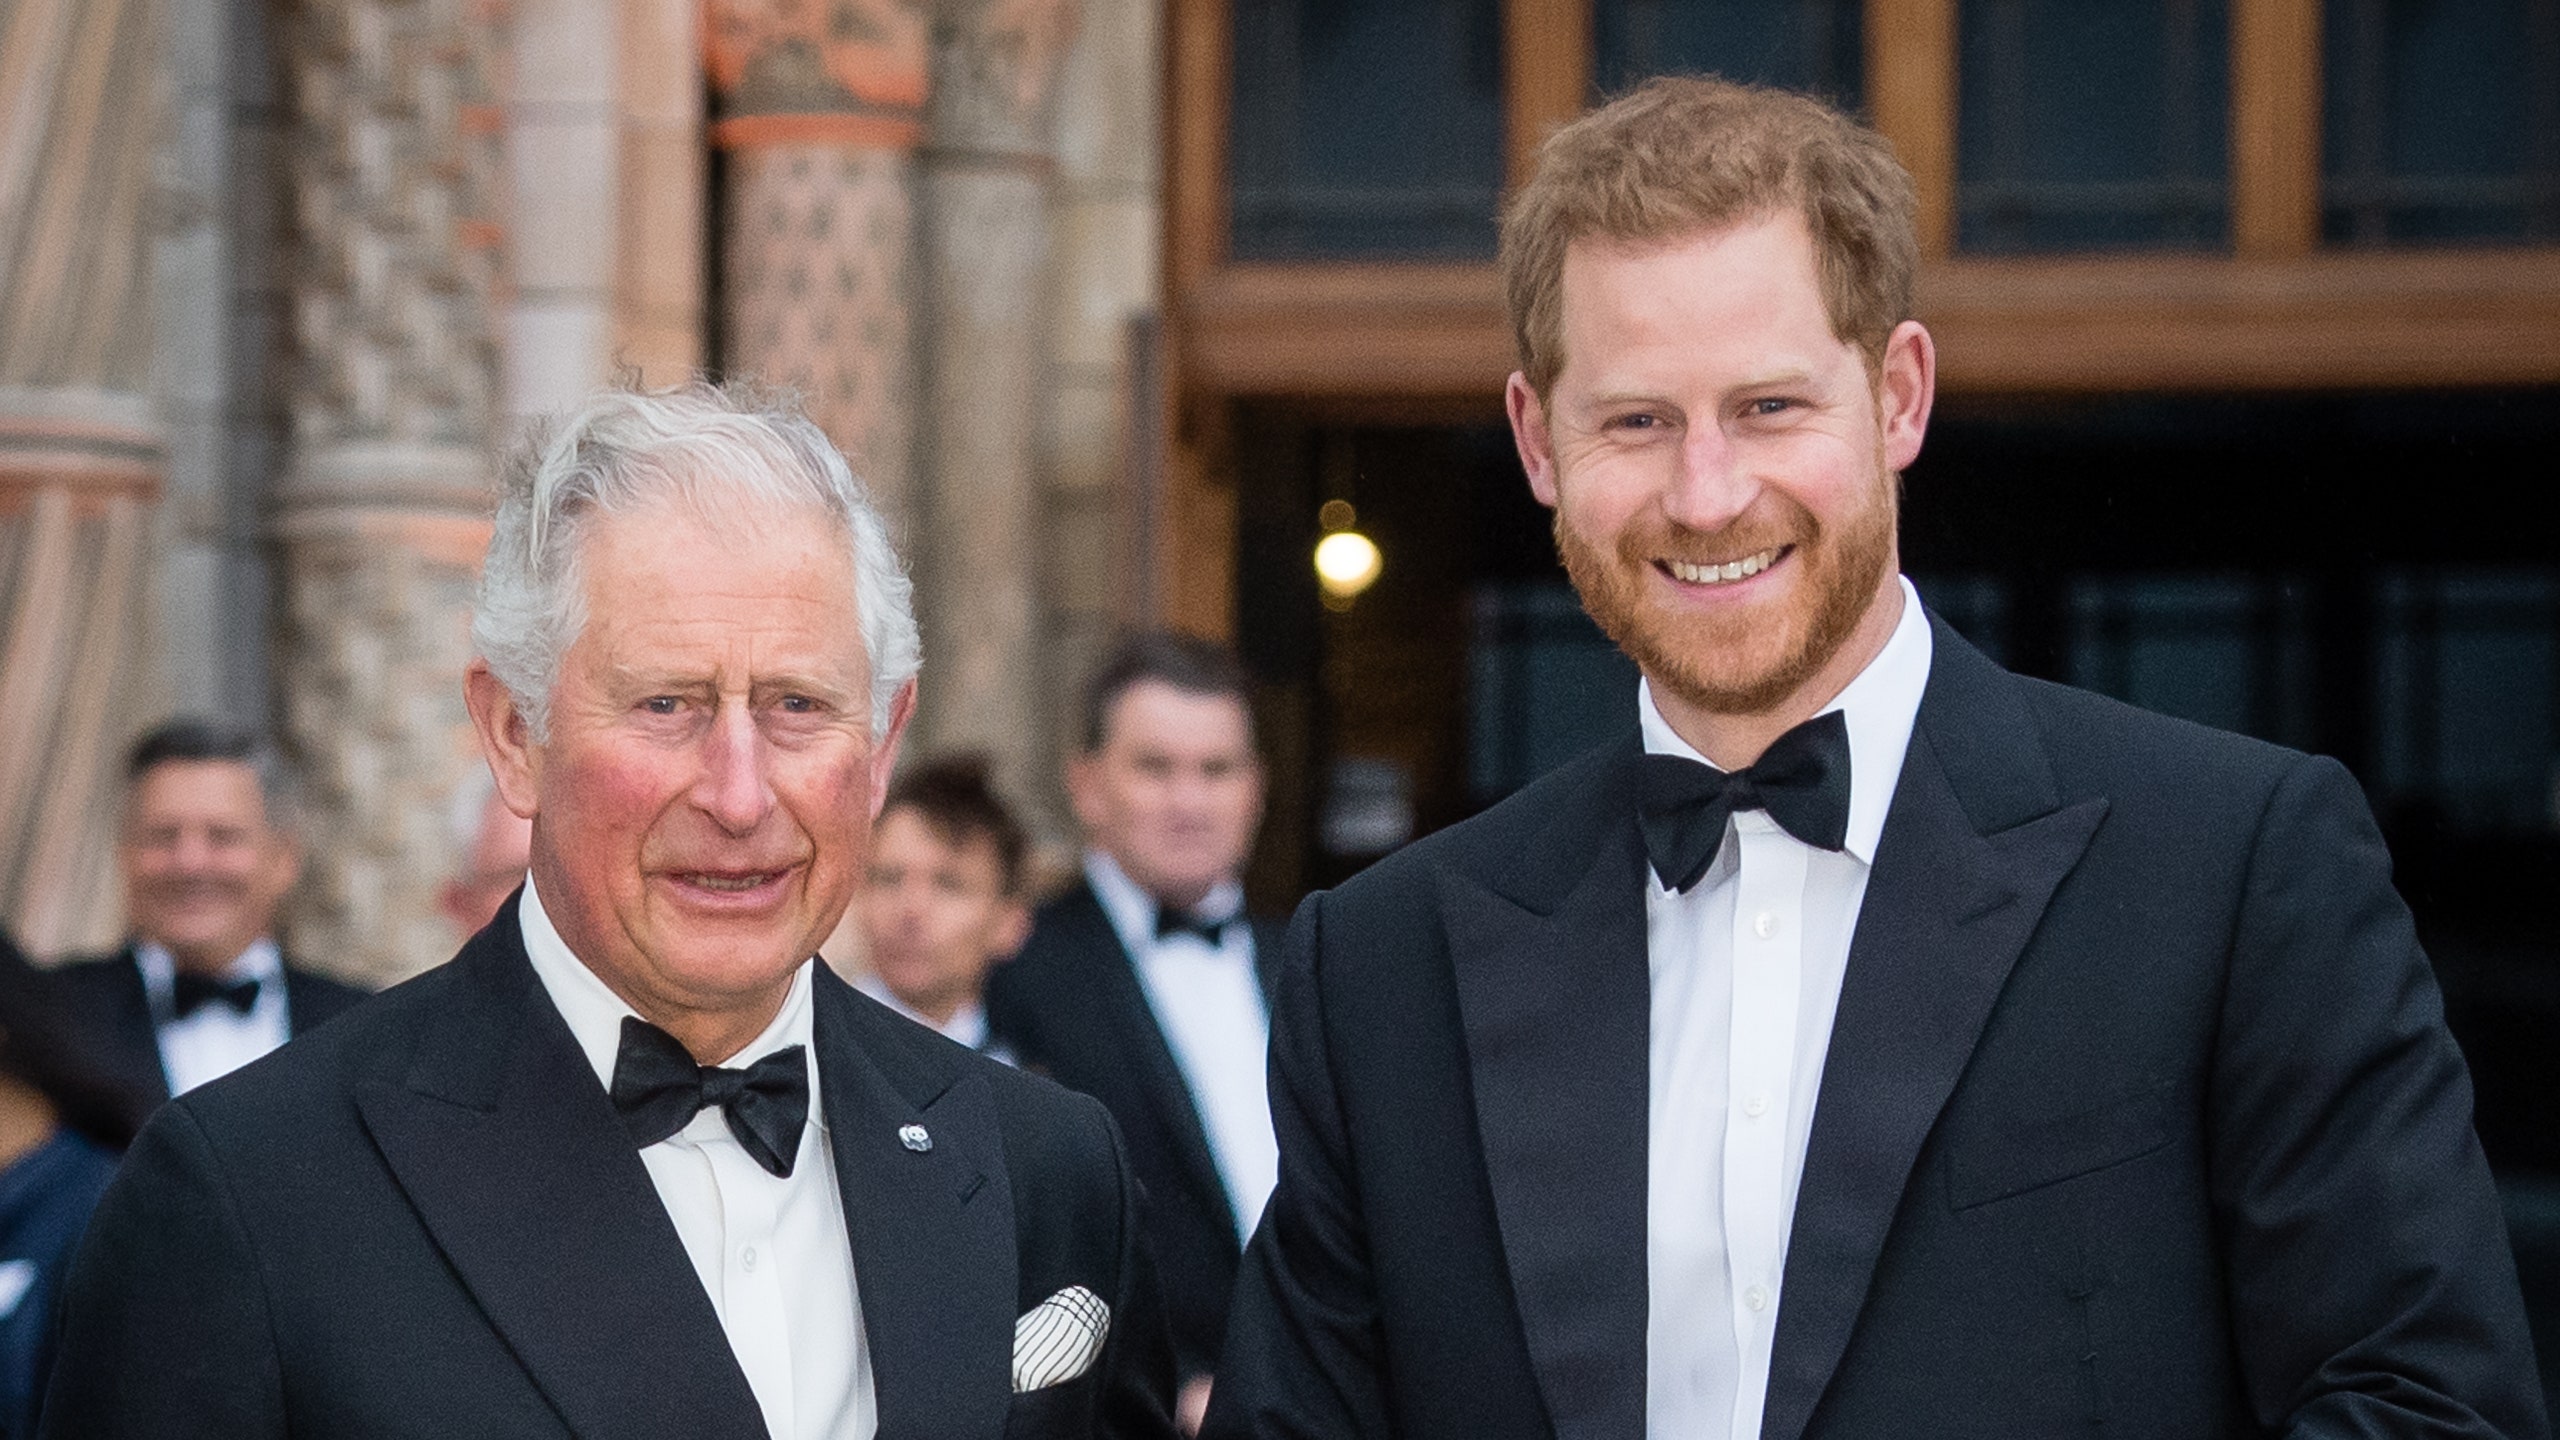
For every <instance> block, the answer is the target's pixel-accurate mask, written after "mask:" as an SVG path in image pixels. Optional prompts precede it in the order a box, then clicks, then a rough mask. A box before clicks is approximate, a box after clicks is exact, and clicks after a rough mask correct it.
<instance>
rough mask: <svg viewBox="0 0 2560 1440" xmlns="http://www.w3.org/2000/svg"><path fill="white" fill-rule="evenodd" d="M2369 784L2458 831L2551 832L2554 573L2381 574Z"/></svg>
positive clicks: (2559, 802)
mask: <svg viewBox="0 0 2560 1440" xmlns="http://www.w3.org/2000/svg"><path fill="white" fill-rule="evenodd" d="M2381 600H2382V603H2381V607H2380V611H2381V613H2380V616H2379V623H2378V625H2377V626H2376V629H2377V630H2378V631H2379V632H2380V633H2379V634H2377V635H2376V636H2375V639H2376V641H2377V642H2378V643H2377V644H2376V646H2375V651H2376V653H2375V662H2376V663H2375V673H2374V685H2375V691H2376V697H2375V698H2376V700H2377V701H2378V702H2379V703H2378V705H2377V706H2376V709H2377V711H2378V715H2377V719H2378V720H2379V722H2380V729H2381V733H2380V735H2379V737H2378V738H2379V739H2380V742H2381V743H2380V745H2379V747H2378V749H2379V752H2380V753H2379V754H2377V755H2376V756H2375V759H2376V761H2377V763H2376V765H2375V766H2374V777H2373V778H2374V782H2375V783H2374V786H2373V788H2374V789H2375V790H2376V791H2377V792H2378V794H2379V796H2380V798H2381V799H2382V800H2383V802H2384V803H2385V804H2416V805H2420V806H2424V807H2426V808H2427V809H2428V810H2429V811H2431V812H2433V813H2432V818H2433V819H2434V820H2436V821H2437V822H2440V823H2442V824H2444V825H2446V826H2448V827H2449V828H2451V829H2454V830H2456V831H2459V832H2466V833H2473V834H2478V833H2484V832H2485V833H2492V834H2495V833H2516V832H2532V831H2549V830H2560V576H2555V575H2553V574H2552V573H2551V572H2550V571H2548V570H2544V571H2532V570H2480V569H2460V570H2415V571H2403V572H2399V573H2395V574H2391V575H2388V576H2385V577H2384V578H2383V581H2382V595H2381Z"/></svg>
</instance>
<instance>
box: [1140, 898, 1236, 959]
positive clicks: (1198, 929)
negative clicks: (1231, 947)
mask: <svg viewBox="0 0 2560 1440" xmlns="http://www.w3.org/2000/svg"><path fill="white" fill-rule="evenodd" d="M1234 923H1236V917H1235V916H1233V915H1231V914H1230V915H1221V916H1218V917H1216V918H1215V919H1212V918H1211V917H1209V916H1206V915H1202V914H1198V913H1196V912H1193V911H1190V910H1180V909H1176V908H1175V907H1173V906H1171V905H1158V906H1157V907H1156V938H1157V939H1158V940H1170V939H1172V938H1173V937H1174V936H1176V935H1197V936H1199V937H1200V938H1201V939H1203V940H1205V941H1207V942H1209V948H1210V949H1212V950H1214V949H1216V948H1217V947H1219V946H1220V945H1223V944H1225V943H1226V936H1227V927H1228V926H1230V925H1233V924H1234Z"/></svg>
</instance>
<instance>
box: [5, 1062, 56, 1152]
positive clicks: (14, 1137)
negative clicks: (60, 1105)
mask: <svg viewBox="0 0 2560 1440" xmlns="http://www.w3.org/2000/svg"><path fill="white" fill-rule="evenodd" d="M60 1123H61V1116H60V1114H59V1113H58V1112H57V1111H55V1109H54V1108H53V1102H52V1101H50V1100H47V1099H46V1098H44V1092H43V1091H41V1090H38V1089H36V1088H35V1087H34V1086H32V1085H29V1084H28V1083H26V1082H25V1081H23V1080H20V1079H19V1078H17V1077H16V1076H14V1075H6V1074H0V1170H5V1169H7V1168H8V1167H10V1166H12V1165H15V1164H17V1163H18V1161H19V1160H21V1159H23V1158H25V1156H26V1155H27V1153H28V1152H29V1151H31V1150H33V1149H35V1148H36V1147H37V1146H39V1145H42V1144H43V1143H44V1142H46V1141H47V1140H50V1139H52V1138H53V1132H54V1130H55V1129H56V1128H57V1127H58V1126H59V1125H60Z"/></svg>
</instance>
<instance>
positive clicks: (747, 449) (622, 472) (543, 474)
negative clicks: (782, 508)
mask: <svg viewBox="0 0 2560 1440" xmlns="http://www.w3.org/2000/svg"><path fill="white" fill-rule="evenodd" d="M669 498H674V499H682V500H684V501H687V502H689V503H690V504H692V505H693V506H694V507H695V508H696V510H698V511H699V512H700V513H701V514H702V515H703V516H705V517H706V518H708V519H712V520H715V521H717V522H719V523H732V522H734V521H735V520H737V519H739V518H741V516H742V511H745V510H746V509H747V508H748V507H745V506H741V505H740V503H739V502H741V501H752V502H763V503H765V504H767V505H769V504H772V503H776V502H780V503H784V504H789V505H798V506H810V507H814V508H816V509H817V510H819V511H820V512H822V513H824V514H825V515H826V516H827V517H828V518H830V519H831V520H833V521H834V522H835V525H836V527H837V528H838V530H839V531H840V533H842V534H843V536H844V537H845V543H846V548H847V550H848V551H849V552H850V554H851V556H852V559H853V602H854V614H855V616H856V619H857V623H858V625H859V626H860V628H861V637H860V638H861V641H862V651H863V657H864V659H865V661H866V662H867V663H868V665H869V667H870V670H871V696H870V701H871V734H872V738H874V739H878V738H880V737H882V736H885V735H886V734H887V733H888V730H889V719H890V711H891V708H892V706H893V704H894V702H895V701H896V699H897V694H898V689H899V687H900V686H903V685H905V684H906V683H907V682H908V681H909V680H912V679H914V678H915V673H916V667H917V665H918V664H919V662H920V660H921V658H922V657H921V646H920V644H919V642H918V640H917V638H916V617H915V605H914V592H915V587H914V584H913V583H912V582H911V581H909V580H908V578H907V571H906V567H905V566H904V565H902V564H900V563H899V560H898V554H897V551H896V550H894V549H892V548H891V547H890V544H889V532H888V526H887V524H886V523H885V522H884V521H882V519H881V518H880V512H879V511H878V510H877V509H875V508H873V506H872V504H871V497H870V494H869V492H868V491H866V490H865V489H864V487H863V484H862V482H861V481H859V480H857V479H855V478H854V475H853V470H852V468H851V467H849V466H848V465H846V464H845V459H844V456H843V454H841V453H840V452H839V451H837V449H836V447H835V445H834V443H833V442H832V441H830V440H828V439H827V437H826V433H825V432H824V431H822V430H820V429H819V428H818V427H817V425H816V423H815V422H813V421H811V420H810V419H809V417H808V416H806V415H804V414H802V413H801V411H800V408H799V406H798V405H797V404H796V403H794V402H793V401H792V400H791V399H790V398H789V397H788V396H782V395H776V394H772V393H768V392H763V391H759V390H757V389H754V388H751V387H748V386H744V385H738V384H729V385H719V386H714V385H709V384H705V383H701V382H696V383H694V384H691V385H685V386H682V387H679V388H677V389H674V390H660V391H638V390H608V391H606V392H604V393H602V394H599V395H595V396H593V397H591V398H589V399H587V400H585V401H584V402H582V403H580V404H579V405H577V406H575V407H574V408H572V409H570V410H569V411H567V412H566V413H564V414H561V415H557V416H554V417H552V418H551V419H550V420H549V421H547V422H546V423H544V424H543V425H542V426H540V427H538V428H537V429H536V430H535V431H534V432H533V433H532V434H531V435H529V436H528V437H527V438H526V439H525V441H524V442H523V443H522V444H521V445H519V446H517V447H516V449H515V450H514V452H513V453H511V454H510V455H509V456H508V458H507V463H506V465H505V468H504V469H503V471H502V472H501V473H500V475H499V479H498V514H497V525H496V529H495V531H494V533H492V534H491V535H490V537H489V557H488V560H487V562H486V563H485V564H484V565H483V566H482V568H481V574H480V603H479V606H478V607H477V609H476V610H475V611H474V613H473V615H472V617H471V643H472V647H473V649H474V650H476V651H477V652H478V653H479V656H480V658H481V659H482V660H484V661H487V662H488V665H489V670H490V673H491V674H494V675H495V676H497V677H498V680H499V682H500V683H501V684H503V685H505V686H506V687H507V693H508V694H510V695H512V696H513V697H514V698H515V702H516V708H517V709H519V710H521V711H522V712H523V713H524V718H525V727H526V729H527V730H528V731H530V732H531V734H532V738H533V739H534V740H535V741H536V742H537V743H539V742H541V741H544V740H547V739H548V738H549V735H550V724H551V687H552V685H553V683H554V682H555V681H557V680H558V679H559V678H560V660H561V657H562V656H564V655H566V654H567V653H568V651H569V647H570V645H571V644H573V643H575V642H576V640H577V638H578V632H579V631H580V630H581V629H583V628H584V627H585V625H586V619H587V615H586V591H585V588H584V585H583V582H582V580H581V578H580V572H581V565H580V555H581V548H582V547H581V541H582V539H583V537H584V535H585V532H586V527H587V525H588V523H589V520H590V518H591V517H593V516H595V515H599V514H603V515H613V514H621V513H627V512H629V511H631V510H634V509H637V508H639V507H641V506H643V505H646V504H649V503H651V502H654V501H659V500H663V499H669Z"/></svg>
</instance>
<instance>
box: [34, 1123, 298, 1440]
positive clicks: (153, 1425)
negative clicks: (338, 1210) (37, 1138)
mask: <svg viewBox="0 0 2560 1440" xmlns="http://www.w3.org/2000/svg"><path fill="white" fill-rule="evenodd" d="M40 1433H41V1434H42V1435H43V1436H44V1437H45V1440H127V1437H130V1440H187V1437H193V1436H203V1437H208V1440H210V1437H216V1436H219V1437H223V1440H254V1437H258V1436H278V1437H281V1436H282V1435H284V1433H285V1415H284V1386H283V1367H282V1364H281V1362H280V1360H279V1357H278V1355H277V1353H276V1346H275V1335H274V1327H273V1323H272V1319H271V1317H270V1315H269V1313H268V1308H267V1301H266V1292H265V1287H264V1282H263V1279H262V1277H261V1276H260V1275H259V1273H258V1270H257V1266H256V1261H255V1258H254V1256H253V1255H252V1253H251V1251H250V1245H249V1237H248V1234H247V1231H246V1229H245V1228H244V1227H243V1226H242V1224H241V1218H240V1209H239V1204H238V1198H237V1197H236V1196H235V1195H234V1193H233V1192H232V1189H231V1186H230V1184H229V1182H228V1180H227V1179H226V1177H225V1176H224V1174H223V1171H222V1164H221V1161H220V1159H219V1157H218V1156H217V1155H216V1154H215V1151H214V1148H213V1146H212V1145H211V1143H210V1142H209V1141H208V1140H207V1138H206V1136H205V1133H204V1131H203V1129H202V1128H201V1127H200V1126H199V1125H198V1124H197V1122H196V1119H195V1116H194V1115H193V1114H192V1113H191V1112H190V1111H189V1110H188V1108H187V1106H186V1105H185V1103H184V1102H183V1101H178V1102H172V1103H170V1104H167V1105H164V1106H162V1107H160V1112H159V1114H158V1115H157V1116H156V1117H154V1119H153V1120H152V1122H151V1123H150V1124H149V1125H147V1126H145V1127H144V1128H143V1131H142V1134H141V1135H140V1136H139V1137H137V1138H136V1139H135V1141H134V1143H133V1148H132V1149H131V1150H130V1151H129V1152H127V1154H126V1156H125V1161H124V1166H123V1168H122V1169H121V1170H119V1171H118V1172H117V1174H116V1178H115V1181H114V1183H113V1184H111V1185H109V1186H108V1187H107V1192H106V1195H105V1196H104V1197H103V1198H102V1199H100V1201H99V1202H98V1209H97V1212H96V1213H95V1214H94V1215H93V1216H91V1218H90V1221H89V1229H88V1234H87V1237H86V1238H85V1239H84V1240H83V1241H82V1242H81V1246H80V1254H79V1258H78V1259H77V1260H75V1261H74V1262H73V1264H72V1270H71V1278H70V1283H69V1284H68V1286H67V1287H66V1288H65V1291H64V1300H63V1333H62V1349H61V1354H60V1356H59V1358H58V1359H57V1361H56V1362H55V1365H54V1370H53V1380H52V1383H51V1385H50V1387H49V1388H48V1389H47V1390H46V1392H45V1404H44V1422H43V1429H42V1430H41V1432H40Z"/></svg>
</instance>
